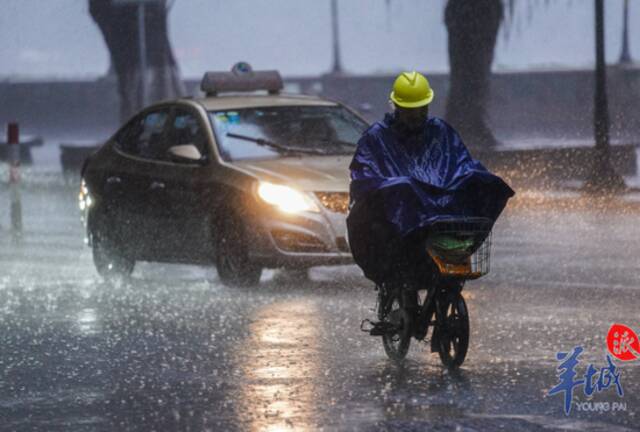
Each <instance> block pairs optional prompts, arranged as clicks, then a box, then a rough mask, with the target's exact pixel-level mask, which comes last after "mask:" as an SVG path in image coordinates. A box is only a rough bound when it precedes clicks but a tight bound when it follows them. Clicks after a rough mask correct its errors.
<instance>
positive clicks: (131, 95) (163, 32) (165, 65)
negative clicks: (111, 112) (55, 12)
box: [89, 0, 185, 121]
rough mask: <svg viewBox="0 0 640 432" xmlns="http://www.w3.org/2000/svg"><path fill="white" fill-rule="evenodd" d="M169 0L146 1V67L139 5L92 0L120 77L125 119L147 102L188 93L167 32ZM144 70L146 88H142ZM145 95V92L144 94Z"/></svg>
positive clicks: (92, 10)
mask: <svg viewBox="0 0 640 432" xmlns="http://www.w3.org/2000/svg"><path fill="white" fill-rule="evenodd" d="M168 12H169V7H168V6H167V2H166V0H158V1H154V2H149V1H147V2H145V5H144V28H145V34H144V36H145V40H146V43H145V47H146V49H145V52H146V60H147V61H146V68H145V69H146V70H145V71H142V70H141V66H140V60H141V58H140V47H139V44H138V40H139V39H138V36H139V34H138V29H139V26H138V5H137V4H135V3H133V2H123V1H122V0H89V13H90V14H91V17H92V18H93V20H94V21H95V22H96V24H97V25H98V27H99V28H100V31H101V32H102V36H103V37H104V41H105V43H106V45H107V49H108V50H109V54H110V57H111V65H112V67H113V69H114V70H115V73H116V76H117V79H118V93H119V95H120V117H121V119H122V120H123V121H124V120H126V119H127V118H129V117H130V116H131V115H132V114H133V113H135V112H136V111H138V110H139V109H140V108H142V106H143V105H144V104H145V103H150V102H155V101H158V100H162V99H170V98H174V97H178V96H181V95H183V94H184V93H185V90H184V84H183V83H182V81H181V79H180V76H179V71H178V67H177V65H176V61H175V58H174V56H173V53H172V50H171V44H170V43H169V38H168V35H167V15H168ZM143 73H144V74H145V78H146V80H145V81H146V83H147V88H146V89H145V88H143V76H142V74H143ZM143 95H146V97H144V96H143Z"/></svg>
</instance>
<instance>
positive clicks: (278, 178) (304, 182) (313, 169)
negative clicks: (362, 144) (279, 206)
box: [232, 155, 352, 192]
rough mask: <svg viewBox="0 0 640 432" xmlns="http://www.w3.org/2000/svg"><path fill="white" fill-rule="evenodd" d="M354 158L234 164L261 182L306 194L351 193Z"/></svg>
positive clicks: (253, 161)
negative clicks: (319, 192) (271, 183)
mask: <svg viewBox="0 0 640 432" xmlns="http://www.w3.org/2000/svg"><path fill="white" fill-rule="evenodd" d="M351 158H352V156H350V155H340V156H305V157H286V158H279V159H265V160H250V161H249V160H245V161H236V162H233V163H232V164H233V165H234V166H236V167H238V168H240V169H242V170H243V171H246V172H249V173H250V174H252V175H254V176H256V177H257V178H258V179H260V180H264V181H269V182H274V183H280V184H286V185H287V186H292V187H295V188H297V189H300V190H305V191H327V192H348V191H349V180H350V178H349V163H350V162H351Z"/></svg>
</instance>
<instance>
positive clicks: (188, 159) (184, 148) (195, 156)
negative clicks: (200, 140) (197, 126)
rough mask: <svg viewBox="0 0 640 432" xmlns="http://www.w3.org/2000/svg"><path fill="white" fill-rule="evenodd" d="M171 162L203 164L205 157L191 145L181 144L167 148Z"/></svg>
mask: <svg viewBox="0 0 640 432" xmlns="http://www.w3.org/2000/svg"><path fill="white" fill-rule="evenodd" d="M167 153H168V154H169V157H170V158H171V160H173V161H175V162H185V163H203V162H205V161H206V157H204V156H203V155H202V153H200V150H198V147H196V146H195V145H193V144H183V145H177V146H171V147H169V150H167Z"/></svg>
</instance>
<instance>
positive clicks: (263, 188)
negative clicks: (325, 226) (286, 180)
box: [258, 182, 320, 213]
mask: <svg viewBox="0 0 640 432" xmlns="http://www.w3.org/2000/svg"><path fill="white" fill-rule="evenodd" d="M258 196H259V197H260V198H261V199H262V200H263V201H264V202H266V203H268V204H272V205H274V206H276V207H278V208H279V209H280V210H282V211H284V212H286V213H298V212H302V211H310V212H319V211H320V209H319V208H318V205H317V204H316V203H315V202H314V201H313V200H312V199H311V198H310V197H309V196H308V195H305V194H304V193H302V192H299V191H297V190H295V189H293V188H291V187H289V186H283V185H277V184H273V183H269V182H260V184H259V185H258Z"/></svg>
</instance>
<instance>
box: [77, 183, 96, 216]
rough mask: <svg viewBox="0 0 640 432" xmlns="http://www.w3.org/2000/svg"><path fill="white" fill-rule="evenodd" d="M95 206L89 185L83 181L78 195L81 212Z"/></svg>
mask: <svg viewBox="0 0 640 432" xmlns="http://www.w3.org/2000/svg"><path fill="white" fill-rule="evenodd" d="M92 205H93V199H92V198H91V194H90V193H89V188H88V187H87V183H86V182H85V181H84V179H82V181H81V182H80V193H79V194H78V206H79V207H80V210H82V211H84V210H86V209H88V208H89V207H91V206H92Z"/></svg>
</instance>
